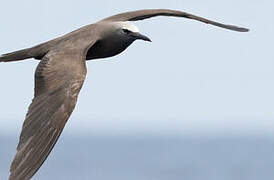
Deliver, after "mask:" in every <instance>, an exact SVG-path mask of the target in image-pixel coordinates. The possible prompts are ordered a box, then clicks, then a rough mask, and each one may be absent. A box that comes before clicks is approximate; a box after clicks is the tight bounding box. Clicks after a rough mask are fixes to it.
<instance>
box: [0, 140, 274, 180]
mask: <svg viewBox="0 0 274 180" xmlns="http://www.w3.org/2000/svg"><path fill="white" fill-rule="evenodd" d="M0 144H1V148H0V179H1V180H5V179H8V174H9V166H10V162H11V160H12V158H13V155H14V154H15V148H16V145H17V137H10V136H1V137H0ZM32 179H33V180H55V179H56V180H272V179H274V140H273V139H271V138H263V137H196V138H195V137H150V136H149V137H146V136H143V137H80V136H69V135H65V136H64V135H63V136H61V138H60V139H59V141H58V143H57V145H56V146H55V148H54V150H53V151H52V153H51V154H50V156H49V157H48V159H47V160H46V162H45V163H44V164H43V166H42V167H41V168H40V170H39V171H38V173H37V174H36V175H35V176H34V177H33V178H32Z"/></svg>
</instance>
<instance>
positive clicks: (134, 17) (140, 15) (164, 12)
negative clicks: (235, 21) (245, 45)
mask: <svg viewBox="0 0 274 180" xmlns="http://www.w3.org/2000/svg"><path fill="white" fill-rule="evenodd" d="M155 16H174V17H184V18H188V19H194V20H197V21H200V22H203V23H206V24H211V25H214V26H218V27H221V28H225V29H229V30H233V31H239V32H247V31H249V29H247V28H242V27H238V26H234V25H227V24H222V23H219V22H216V21H211V20H208V19H205V18H203V17H199V16H196V15H193V14H190V13H187V12H182V11H176V10H169V9H146V10H138V11H131V12H126V13H121V14H117V15H114V16H111V17H108V18H106V19H103V20H102V21H138V20H143V19H147V18H152V17H155Z"/></svg>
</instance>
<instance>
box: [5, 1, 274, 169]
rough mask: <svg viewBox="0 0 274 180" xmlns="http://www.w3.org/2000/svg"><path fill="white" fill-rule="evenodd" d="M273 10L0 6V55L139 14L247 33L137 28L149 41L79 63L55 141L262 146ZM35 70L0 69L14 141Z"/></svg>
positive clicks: (154, 23)
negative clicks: (156, 12) (222, 140)
mask: <svg viewBox="0 0 274 180" xmlns="http://www.w3.org/2000/svg"><path fill="white" fill-rule="evenodd" d="M273 6H274V3H273V1H271V0H261V1H250V0H240V1H239V0H222V1H217V0H203V1H201V0H191V1H190V0H188V1H187V0H169V1H159V0H158V1H147V0H146V1H145V0H138V1H122V0H116V1H111V0H109V1H96V3H95V1H80V0H79V1H69V0H60V1H54V0H49V1H45V0H44V1H35V0H28V1H27V0H24V1H15V0H10V1H3V2H1V11H0V22H1V28H0V54H2V53H8V52H11V51H15V50H18V49H23V48H27V47H30V46H33V45H36V44H38V43H41V42H44V41H47V40H50V39H52V38H55V37H58V36H60V35H63V34H65V33H68V32H70V31H72V30H74V29H77V28H79V27H81V26H83V25H86V24H90V23H93V22H96V21H98V20H100V19H101V18H105V17H107V16H110V15H113V14H116V13H119V12H124V11H128V10H136V9H143V8H170V9H177V10H183V11H186V12H190V13H193V14H196V15H200V16H203V17H206V18H209V19H212V20H216V21H220V22H223V23H228V24H235V25H240V26H244V27H248V28H250V29H251V31H250V32H249V33H237V32H232V31H228V30H225V29H221V28H217V27H214V26H210V25H205V24H203V23H199V22H196V21H193V20H188V19H183V18H168V17H157V18H153V19H148V20H145V21H140V22H137V23H136V24H137V25H138V27H139V29H140V31H141V32H142V33H143V34H146V35H148V36H149V37H150V38H151V39H152V41H153V42H152V43H147V42H141V41H137V42H135V43H134V44H133V45H132V46H131V47H130V48H129V49H127V50H126V51H125V52H124V53H122V54H121V55H119V56H116V57H112V58H109V59H105V60H101V61H89V62H88V63H87V64H88V77H87V79H86V82H85V84H84V87H83V89H82V91H81V93H80V97H79V101H78V104H77V106H76V109H75V111H74V113H73V114H72V116H71V118H70V120H69V122H68V123H67V125H66V128H65V130H64V133H63V135H62V138H61V141H62V140H63V139H65V138H66V136H67V138H69V137H68V136H81V137H97V136H98V137H102V136H105V137H118V136H119V137H121V136H122V137H132V136H135V137H140V136H142V137H148V136H150V137H186V136H194V137H222V136H226V137H268V138H271V137H273V135H274V94H273V92H274V85H273V77H274V71H273V68H274V61H273V59H274V55H273V42H274V36H273V32H274V23H273V19H274V11H273ZM37 63H38V61H34V60H26V61H21V62H15V63H1V64H0V82H1V89H0V100H1V103H0V112H1V113H0V122H1V125H0V135H3V136H8V137H12V138H17V137H18V136H19V133H20V130H21V126H22V123H23V120H24V116H25V114H26V111H27V107H28V105H29V104H30V102H31V99H32V98H33V82H34V80H33V77H34V71H35V68H36V66H37ZM16 142H17V140H14V147H13V146H11V148H12V151H13V152H14V150H15V146H16V145H15V144H16ZM4 143H5V142H2V143H1V146H5V144H4ZM68 147H69V146H68ZM255 147H256V146H255ZM12 155H13V154H11V157H12ZM267 159H269V157H267ZM272 167H273V166H272Z"/></svg>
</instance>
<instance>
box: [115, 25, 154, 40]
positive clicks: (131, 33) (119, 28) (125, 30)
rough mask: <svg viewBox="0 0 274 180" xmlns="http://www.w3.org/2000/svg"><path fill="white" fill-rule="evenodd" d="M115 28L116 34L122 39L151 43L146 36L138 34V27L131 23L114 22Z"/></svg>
mask: <svg viewBox="0 0 274 180" xmlns="http://www.w3.org/2000/svg"><path fill="white" fill-rule="evenodd" d="M115 27H116V33H118V34H119V36H120V37H121V38H123V39H128V40H131V41H135V40H144V41H149V42H151V40H150V39H149V38H148V37H147V36H145V35H143V34H141V33H140V32H139V29H138V27H137V26H136V25H134V24H133V23H130V22H116V23H115Z"/></svg>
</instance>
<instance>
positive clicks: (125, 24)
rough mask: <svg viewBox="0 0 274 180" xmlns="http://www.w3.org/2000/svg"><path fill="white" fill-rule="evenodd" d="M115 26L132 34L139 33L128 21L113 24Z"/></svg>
mask: <svg viewBox="0 0 274 180" xmlns="http://www.w3.org/2000/svg"><path fill="white" fill-rule="evenodd" d="M115 25H117V27H119V28H123V29H128V30H130V31H132V32H139V29H138V27H137V26H136V25H135V24H133V23H131V22H129V21H119V22H115Z"/></svg>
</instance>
